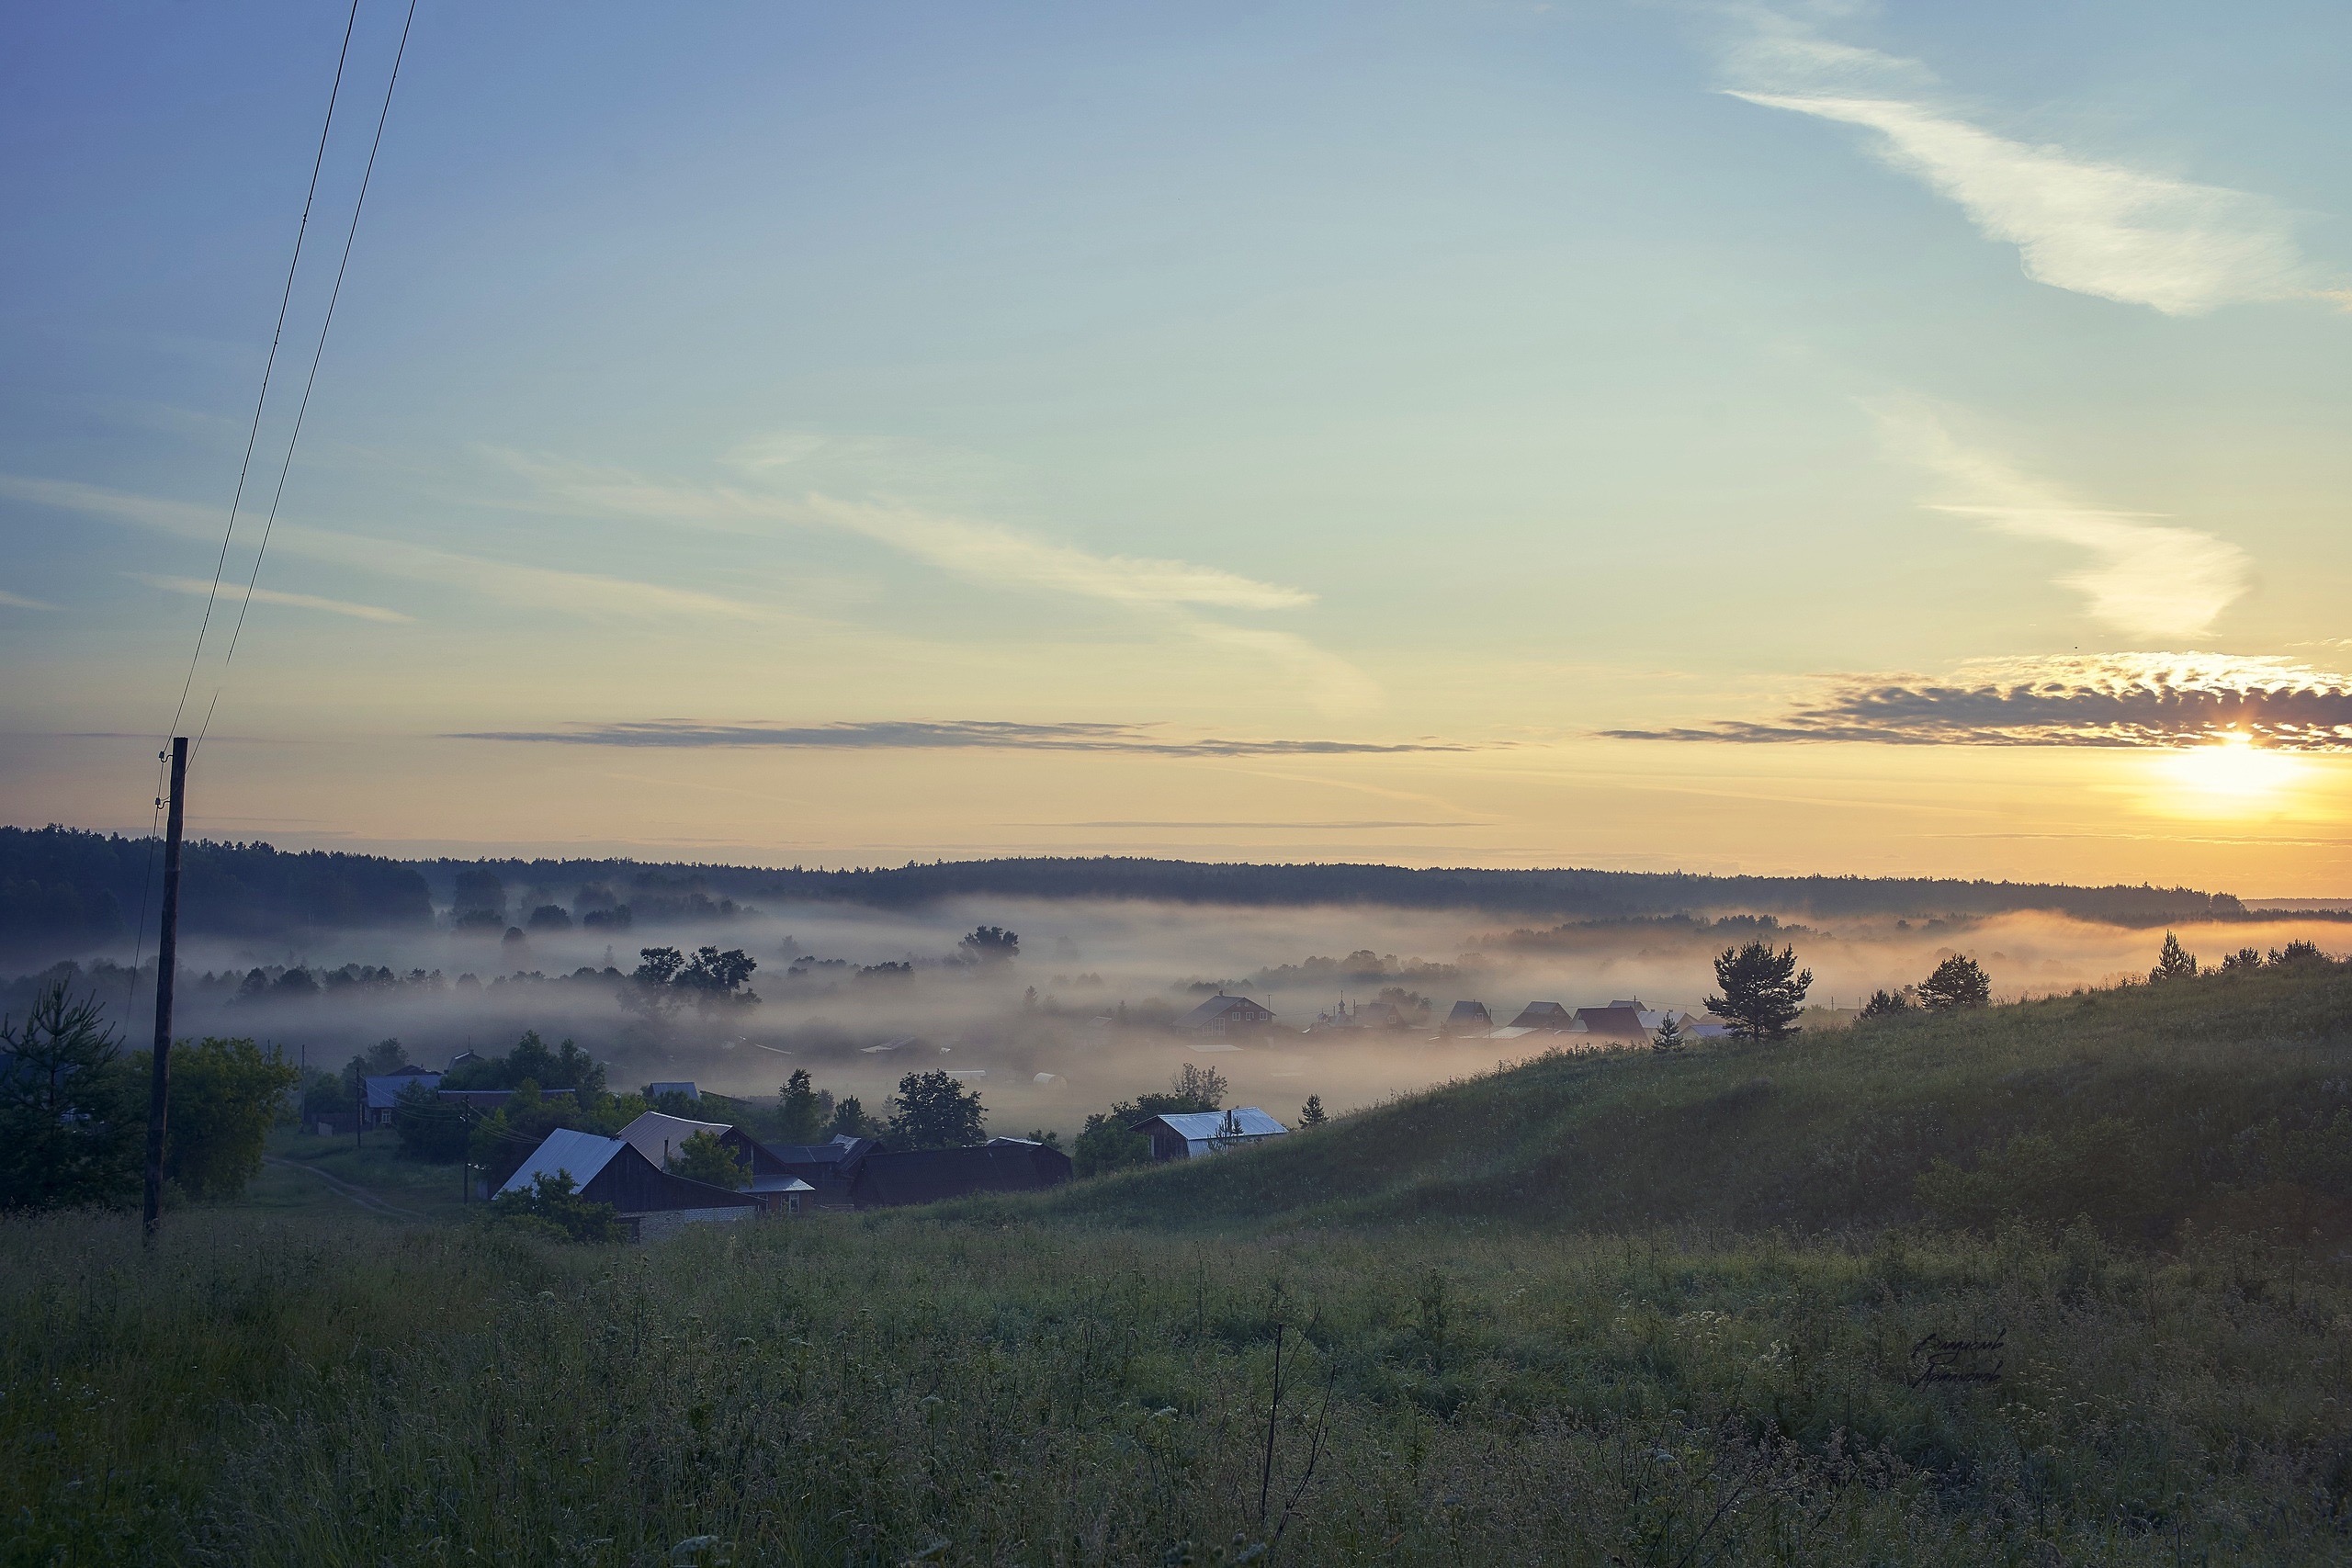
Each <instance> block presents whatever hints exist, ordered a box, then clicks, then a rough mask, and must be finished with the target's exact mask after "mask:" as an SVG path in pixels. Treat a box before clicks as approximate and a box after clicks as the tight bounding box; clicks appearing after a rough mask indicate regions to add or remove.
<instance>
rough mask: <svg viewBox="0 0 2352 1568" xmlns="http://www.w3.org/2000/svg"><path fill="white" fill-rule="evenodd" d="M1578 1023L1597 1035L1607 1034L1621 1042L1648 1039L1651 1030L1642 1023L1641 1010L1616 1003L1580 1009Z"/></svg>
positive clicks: (1578, 1010)
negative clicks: (1602, 1006) (1603, 1006)
mask: <svg viewBox="0 0 2352 1568" xmlns="http://www.w3.org/2000/svg"><path fill="white" fill-rule="evenodd" d="M1577 1022H1578V1023H1581V1024H1583V1025H1584V1026H1585V1028H1586V1029H1588V1030H1589V1031H1591V1032H1593V1033H1595V1034H1606V1035H1609V1036H1611V1037H1612V1038H1614V1039H1619V1040H1634V1039H1646V1038H1647V1037H1648V1035H1649V1028H1648V1026H1647V1025H1645V1024H1644V1023H1643V1022H1642V1015H1641V1012H1640V1011H1639V1010H1637V1009H1634V1008H1629V1007H1625V1006H1623V1005H1621V1004H1619V1003H1616V1002H1611V1003H1610V1004H1609V1005H1608V1006H1607V1007H1605V1008H1578V1009H1577Z"/></svg>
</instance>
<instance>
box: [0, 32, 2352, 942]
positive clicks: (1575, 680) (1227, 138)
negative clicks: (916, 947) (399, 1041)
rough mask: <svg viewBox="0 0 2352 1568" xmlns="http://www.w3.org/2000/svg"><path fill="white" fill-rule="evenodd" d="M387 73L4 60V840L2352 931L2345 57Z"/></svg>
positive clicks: (1700, 54) (1113, 37)
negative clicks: (1984, 903)
mask: <svg viewBox="0 0 2352 1568" xmlns="http://www.w3.org/2000/svg"><path fill="white" fill-rule="evenodd" d="M347 14H348V13H347V12H346V9H345V6H344V5H343V4H339V3H334V0H327V3H317V0H313V3H310V4H301V5H296V4H287V3H275V0H254V3H252V4H245V5H240V6H219V5H210V4H187V3H178V4H107V3H103V0H93V3H92V4H87V5H82V6H47V7H36V6H17V7H13V8H10V9H8V10H7V12H6V15H5V17H0V144H5V155H0V201H5V204H6V205H5V210H6V211H7V212H8V213H9V214H10V215H11V216H10V220H9V221H8V222H7V224H6V227H5V231H0V408H4V409H5V418H0V660H5V661H6V669H7V671H8V672H9V679H8V680H7V681H6V682H0V805H5V807H6V809H5V812H0V816H5V818H6V819H7V820H9V821H13V822H17V823H21V824H37V823H41V822H48V821H58V822H64V823H69V824H74V825H77V826H82V827H88V828H95V829H112V830H124V831H144V830H146V829H148V828H149V826H150V824H151V823H152V821H153V812H152V802H153V795H154V793H155V784H154V777H155V765H154V754H155V750H156V748H157V745H158V740H159V738H160V737H162V736H164V735H165V734H166V733H168V732H169V731H170V730H171V729H172V728H173V726H174V723H175V714H176V716H177V725H178V728H180V729H181V730H183V731H185V732H188V733H197V732H199V731H200V732H202V733H203V734H204V736H205V739H204V740H203V743H202V744H201V746H200V747H199V749H198V762H197V766H196V768H195V770H194V775H193V779H192V783H191V786H190V797H189V799H190V806H189V824H190V830H191V831H192V832H195V833H199V834H205V835H209V836H213V837H224V838H238V839H255V838H258V839H266V840H270V841H272V842H276V843H278V844H280V845H282V846H322V847H345V848H361V849H368V850H379V851H385V852H393V853H433V852H458V853H467V852H498V853H505V852H522V853H606V852H617V853H633V854H640V855H648V856H658V857H662V858H687V859H713V860H718V859H724V860H736V861H751V862H756V863H775V864H795V863H800V864H829V865H841V864H867V863H899V862H901V861H905V860H909V859H928V858H931V857H933V856H947V857H963V856H972V855H984V854H998V853H1032V852H1049V853H1141V854H1173V855H1184V856H1192V857H1199V858H1217V859H1237V858H1238V859H1260V860H1305V859H1314V860H1334V859H1345V860H1378V861H1387V862H1394V863H1408V864H1464V865H1470V864H1477V865H1599V866H1614V867H1625V868H1631V869H1672V868H1677V867H1679V868H1682V869H1687V870H1693V871H1717V872H1728V871H1744V872H1749V873H1775V874H1777V873H1789V872H1809V871H1822V872H1832V873H1857V874H1948V875H1963V876H1992V877H2012V878H2020V879H2034V880H2042V879H2056V880H2068V881H2092V882H2131V883H2138V882H2143V881H2145V882H2155V883H2159V884H2167V885H2169V884H2188V885H2191V886H2201V887H2209V888H2221V889H2225V890H2229V891H2234V892H2237V893H2240V894H2241V895H2245V896H2254V897H2260V896H2278V897H2288V896H2296V897H2328V896H2334V895H2338V894H2346V893H2352V761H2347V759H2346V756H2345V755H2344V752H2345V751H2346V750H2352V676H2347V675H2346V674H2345V673H2344V671H2347V670H2352V616H2347V615H2346V613H2345V610H2344V608H2343V607H2344V605H2345V604H2346V602H2347V593H2346V590H2347V588H2352V526H2347V523H2352V516H2348V515H2347V513H2352V482H2348V481H2352V441H2346V438H2345V433H2346V413H2347V412H2352V354H2347V352H2346V350H2347V348H2352V121H2347V119H2346V117H2345V116H2344V115H2343V114H2342V113H2341V109H2340V105H2341V101H2342V98H2343V96H2344V94H2345V91H2346V83H2345V81H2344V79H2343V75H2344V73H2343V68H2342V65H2341V62H2342V61H2343V60H2344V59H2345V58H2346V56H2347V49H2352V12H2347V11H2346V10H2345V8H2343V7H2342V6H2333V5H2325V4H2316V3H2313V4H2302V3H2297V0H2281V3H2278V4H2272V5H2267V6H2261V7H2226V8H2225V7H2216V6H2189V5H2183V4H2165V3H2161V0H2158V3H2154V4H2151V3H2147V0H2140V3H2135V4H2131V5H2129V6H2126V5H2122V4H2058V5H2052V4H2047V3H2043V4H2033V5H2027V4H2022V3H2009V0H1988V3H1983V4H1973V5H1969V6H1958V5H1952V4H1935V5H1927V4H1885V5H1878V6H1870V5H1858V4H1817V5H1811V6H1805V5H1797V6H1779V7H1773V6H1747V5H1672V4H1606V5H1604V4H1558V5H1533V6H1531V5H1503V4H1491V5H1489V4H1477V3H1471V0H1450V3H1446V4H1430V5H1411V4H1395V5H1379V4H1351V5H1311V4H1262V3H1251V4H1241V3H1235V4H1199V3H1191V4H1184V5H1149V4H1125V5H1121V4H1114V5H1103V4H1091V5H1072V6H1053V5H1022V4H1007V5H1001V6H962V5H944V4H942V5H924V4H898V3H893V0H869V3H866V4H861V5H857V6H841V5H815V4H788V5H779V4H744V5H729V4H722V3H718V0H709V3H705V4H699V5H696V6H668V7H649V6H626V5H616V4H595V3H568V4H564V5H560V6H559V5H552V4H547V5H534V4H523V3H518V4H513V5H504V6H458V5H455V4H452V3H450V0H419V4H418V5H417V6H416V7H415V11H414V20H413V26H412V27H411V28H410V30H409V32H408V35H407V40H406V44H405V50H404V52H402V53H401V56H400V61H401V63H400V70H399V75H398V82H397V87H396V91H395V92H394V94H393V96H392V98H391V100H390V111H389V115H388V116H387V117H386V118H385V121H384V131H383V136H382V141H381V143H380V147H379V150H378V151H377V152H376V155H375V162H374V165H373V169H372V173H369V172H368V159H369V152H370V145H371V140H372V138H373V137H374V134H375V130H376V125H377V119H378V115H379V111H380V110H381V109H382V107H383V104H384V90H385V83H386V81H387V77H388V74H389V73H390V70H391V66H392V62H393V58H394V53H395V51H396V49H399V48H400V47H401V44H400V40H401V32H402V27H403V22H404V20H405V18H406V16H407V8H406V5H405V0H361V4H360V5H359V6H358V7H357V11H356V23H355V24H354V25H353V26H352V28H351V34H350V41H349V44H348V49H347V51H345V49H344V38H345V19H346V16H347ZM339 58H340V59H341V61H342V66H343V69H342V75H341V78H340V82H339V85H337V77H336V70H337V63H338V59H339ZM331 85H332V86H333V87H334V92H335V95H336V96H335V99H334V118H333V122H332V130H331V134H330V136H329V138H328V140H327V144H326V148H325V152H324V155H323V158H322V159H320V160H319V162H318V174H317V182H316V191H315V196H314V197H312V199H311V201H310V204H309V208H308V212H307V217H306V215H305V197H306V191H307V190H308V189H309V187H310V184H311V172H312V164H313V160H314V157H316V156H317V154H318V151H319V137H320V128H321V123H322V118H323V117H324V116H325V114H326V111H327V105H328V98H329V93H330V89H331ZM363 174H366V175H367V178H368V196H367V199H366V203H365V206H364V209H362V210H361V211H360V213H359V220H358V223H357V227H356V231H351V230H350V229H349V225H350V224H351V222H352V218H353V207H354V199H355V197H356V192H357V190H358V188H359V186H360V182H361V179H362V176H363ZM298 226H299V228H300V237H301V245H302V250H301V253H300V265H299V267H297V268H296V270H295V272H294V276H293V283H292V286H291V288H290V289H288V284H287V277H288V255H289V252H290V251H291V250H292V248H293V246H294V244H295V243H296V237H297V231H298ZM346 232H351V233H352V234H353V238H352V241H351V249H350V254H349V262H348V266H347V269H345V271H344V272H343V274H342V277H341V283H340V288H339V291H337V288H336V279H337V263H338V261H339V259H340V257H341V255H342V252H343V246H344V243H345V235H346ZM331 293H332V294H333V297H334V316H333V323H332V331H331V333H328V335H327V337H326V340H325V344H324V347H323V349H322V350H321V349H320V347H319V344H320V328H321V323H322V320H323V319H324V317H325V315H326V311H327V308H328V303H329V298H330V294H331ZM281 299H283V301H284V310H285V315H284V321H283V326H282V329H281V328H280V327H279V325H278V315H279V310H280V306H281ZM274 333H275V335H276V338H277V348H276V351H275V355H274V357H273V356H272V341H273V334H274ZM314 353H315V354H316V355H317V361H316V363H317V372H316V377H315V380H314V381H311V380H310V379H309V377H310V371H311V364H312V356H313V354H314ZM265 369H266V370H267V374H268V377H269V381H268V391H267V397H266V400H262V401H261V414H260V418H259V420H258V423H255V422H254V410H255V404H256V400H257V397H258V395H259V393H260V392H261V389H262V386H263V378H264V375H265ZM306 384H307V386H308V389H309V398H308V402H307V404H305V403H304V401H303V398H304V391H305V387H306ZM298 411H299V412H300V418H301V427H300V440H299V442H296V443H294V444H293V446H292V447H291V457H290V460H289V458H288V450H289V446H288V442H289V436H290V434H292V430H293V425H294V422H295V419H296V415H297V413H298ZM249 443H250V451H251V456H250V457H249V458H248V457H247V452H248V445H249ZM241 468H242V472H243V489H242V491H240V488H239V487H240V474H241ZM281 471H282V473H283V486H282V491H281V490H280V476H281ZM240 497H241V499H239V498H240ZM232 500H236V501H237V510H236V513H235V525H234V528H233V531H229V530H230V522H231V515H232ZM273 501H275V502H276V506H275V515H274V518H273V516H272V503H273ZM224 531H227V532H226V538H227V545H226V547H225V549H224V547H223V539H224ZM265 531H266V536H267V540H268V543H267V547H266V552H263V551H261V549H260V547H261V543H262V539H263V537H264V534H265ZM256 567H257V570H256ZM216 576H217V577H218V579H219V581H220V592H218V594H217V596H216V595H215V594H214V582H215V579H216ZM249 582H250V583H251V584H252V585H253V589H254V591H253V594H252V598H251V601H250V603H248V602H247V600H246V590H247V584H248V583H249ZM199 637H200V638H201V641H200V642H199ZM232 648H233V653H232ZM184 687H185V689H186V691H187V702H186V704H185V705H183V704H182V701H181V698H182V692H183V688H184Z"/></svg>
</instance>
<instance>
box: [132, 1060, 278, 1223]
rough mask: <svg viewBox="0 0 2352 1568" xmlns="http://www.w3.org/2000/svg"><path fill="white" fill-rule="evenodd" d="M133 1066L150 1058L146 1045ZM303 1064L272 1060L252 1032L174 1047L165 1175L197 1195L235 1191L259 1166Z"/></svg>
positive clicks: (217, 1195)
mask: <svg viewBox="0 0 2352 1568" xmlns="http://www.w3.org/2000/svg"><path fill="white" fill-rule="evenodd" d="M131 1060H132V1063H133V1066H134V1070H136V1069H137V1068H138V1067H139V1066H142V1065H144V1064H145V1063H146V1062H147V1061H148V1054H147V1053H145V1052H141V1053H140V1054H139V1055H137V1056H135V1057H133V1058H132V1059H131ZM301 1076H302V1075H301V1072H300V1069H298V1068H296V1067H294V1066H290V1065H289V1064H288V1063H285V1062H281V1061H274V1060H272V1059H271V1058H269V1057H267V1056H265V1055H262V1053H261V1048H260V1047H259V1046H257V1045H255V1044H254V1043H253V1042H252V1041H250V1040H214V1039H207V1040H199V1041H197V1042H196V1043H193V1044H189V1043H180V1044H178V1045H175V1046H174V1047H172V1085H171V1094H172V1100H171V1114H170V1118H169V1120H168V1121H167V1122H166V1123H165V1131H164V1177H165V1179H168V1180H170V1181H173V1182H175V1183H177V1184H178V1186H179V1188H180V1190H182V1191H184V1192H186V1193H187V1195H188V1196H189V1197H191V1198H234V1197H236V1196H238V1195H239V1194H240V1193H242V1192H243V1191H244V1190H245V1183H247V1182H248V1181H251V1180H252V1179H254V1177H256V1176H258V1175H260V1174H261V1156H262V1151H263V1149H264V1147H265V1146H266V1144H267V1142H268V1138H269V1129H270V1128H271V1126H272V1125H273V1124H275V1123H276V1122H277V1112H278V1110H279V1108H280V1106H282V1105H283V1104H284V1102H285V1098H286V1091H287V1090H288V1089H292V1088H293V1087H294V1085H295V1083H296V1082H297V1081H298V1080H300V1077H301Z"/></svg>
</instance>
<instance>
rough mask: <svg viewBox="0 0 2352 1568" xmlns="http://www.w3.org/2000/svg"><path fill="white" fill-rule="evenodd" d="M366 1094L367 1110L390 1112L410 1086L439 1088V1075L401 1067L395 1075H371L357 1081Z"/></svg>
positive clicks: (417, 1068)
mask: <svg viewBox="0 0 2352 1568" xmlns="http://www.w3.org/2000/svg"><path fill="white" fill-rule="evenodd" d="M359 1081H360V1083H361V1084H362V1085H363V1086H364V1087H365V1089H366V1090H367V1094H368V1110H370V1111H390V1110H391V1109H392V1108H393V1107H394V1106H396V1105H398V1104H399V1103H400V1100H401V1095H402V1094H403V1093H405V1092H407V1089H408V1088H409V1086H410V1085H411V1084H423V1085H424V1087H425V1088H427V1089H439V1088H440V1087H441V1075H440V1074H439V1073H428V1072H426V1071H425V1070H424V1068H422V1067H402V1068H401V1070H400V1071H399V1072H397V1073H382V1074H371V1075H370V1076H368V1077H365V1078H362V1079H360V1080H359Z"/></svg>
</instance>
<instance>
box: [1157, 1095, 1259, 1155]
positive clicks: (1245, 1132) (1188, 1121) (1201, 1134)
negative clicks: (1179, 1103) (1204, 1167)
mask: <svg viewBox="0 0 2352 1568" xmlns="http://www.w3.org/2000/svg"><path fill="white" fill-rule="evenodd" d="M1127 1131H1129V1132H1130V1133H1141V1134H1143V1135H1144V1136H1145V1137H1147V1138H1148V1139H1150V1140H1151V1157H1152V1158H1153V1159H1156V1160H1170V1159H1197V1158H1199V1157H1200V1156H1203V1155H1213V1154H1216V1153H1219V1152H1220V1151H1222V1150H1225V1149H1235V1148H1240V1147H1243V1146H1245V1145H1250V1144H1259V1143H1263V1142H1265V1141H1266V1140H1267V1139H1269V1138H1279V1137H1281V1136H1283V1134H1286V1133H1288V1132H1289V1131H1290V1129H1289V1128H1287V1127H1285V1126H1283V1124H1282V1123H1281V1122H1277V1121H1275V1120H1274V1119H1273V1118H1272V1117H1271V1116H1269V1115H1267V1114H1266V1113H1265V1112H1264V1111H1261V1110H1259V1109H1258V1108H1257V1107H1256V1106H1254V1105H1244V1106H1238V1107H1237V1108H1235V1109H1233V1110H1231V1111H1166V1112H1163V1113H1161V1114H1160V1115H1158V1116H1147V1117H1145V1118H1144V1119H1143V1120H1142V1121H1140V1122H1129V1123H1128V1124H1127Z"/></svg>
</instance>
